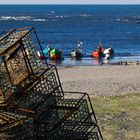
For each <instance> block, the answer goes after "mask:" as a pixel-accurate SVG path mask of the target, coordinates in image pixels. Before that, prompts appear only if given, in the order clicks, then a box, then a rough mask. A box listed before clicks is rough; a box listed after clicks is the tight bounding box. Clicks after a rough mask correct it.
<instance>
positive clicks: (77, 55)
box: [70, 41, 83, 59]
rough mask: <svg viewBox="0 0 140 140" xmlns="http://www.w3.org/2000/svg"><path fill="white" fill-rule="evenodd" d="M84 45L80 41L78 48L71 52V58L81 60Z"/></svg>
mask: <svg viewBox="0 0 140 140" xmlns="http://www.w3.org/2000/svg"><path fill="white" fill-rule="evenodd" d="M82 44H83V43H82V42H81V41H79V42H78V44H77V48H76V49H74V50H72V51H71V52H70V56H71V58H75V59H79V58H81V57H82V56H83V55H82Z"/></svg>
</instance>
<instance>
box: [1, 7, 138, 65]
mask: <svg viewBox="0 0 140 140" xmlns="http://www.w3.org/2000/svg"><path fill="white" fill-rule="evenodd" d="M24 26H34V27H35V28H36V30H37V33H38V36H39V39H40V41H41V44H42V46H43V47H44V48H45V47H46V46H47V45H50V46H51V47H54V48H60V49H61V50H62V52H63V54H64V58H65V59H64V60H63V61H61V62H60V61H59V62H54V61H51V63H54V64H56V65H98V64H99V63H100V61H99V60H94V59H93V58H91V57H90V55H91V52H92V50H93V49H94V48H95V47H96V46H97V45H98V44H99V42H102V44H104V46H106V47H107V46H109V45H110V44H111V45H112V46H113V48H114V50H115V57H114V59H112V60H110V62H118V61H137V60H138V61H140V5H0V32H1V31H3V30H7V29H11V28H18V27H24ZM78 41H82V42H83V55H84V57H83V58H82V59H81V60H77V61H76V60H71V59H70V57H69V53H70V51H71V50H72V49H74V48H75V47H76V45H77V42H78ZM103 61H104V60H103ZM104 62H105V63H108V61H104Z"/></svg>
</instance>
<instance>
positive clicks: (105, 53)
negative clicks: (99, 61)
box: [92, 44, 114, 59]
mask: <svg viewBox="0 0 140 140" xmlns="http://www.w3.org/2000/svg"><path fill="white" fill-rule="evenodd" d="M92 56H93V57H94V58H105V59H110V58H112V57H114V49H113V48H112V46H110V47H108V48H105V47H104V46H103V45H102V44H99V46H97V48H96V49H95V50H93V52H92Z"/></svg>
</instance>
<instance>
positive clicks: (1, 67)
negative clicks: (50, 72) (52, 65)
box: [0, 27, 48, 100]
mask: <svg viewBox="0 0 140 140" xmlns="http://www.w3.org/2000/svg"><path fill="white" fill-rule="evenodd" d="M35 37H36V40H37V42H38V46H39V47H40V50H42V47H41V45H40V42H39V40H38V36H37V34H36V31H35V29H34V28H29V27H28V28H27V27H26V28H21V29H14V30H12V31H10V32H7V33H5V35H4V36H3V37H1V38H0V79H1V80H0V94H3V96H4V98H5V99H6V100H7V99H8V98H9V96H11V94H12V92H9V87H12V88H15V87H16V88H19V87H20V88H21V86H22V87H25V88H26V86H27V85H28V84H29V83H30V81H29V80H32V79H34V78H36V77H37V76H39V75H40V74H41V73H42V72H43V71H44V66H42V65H41V64H40V62H39V59H38V56H37V53H36V49H35V46H34V43H33V40H35ZM45 64H46V65H45V67H46V68H47V67H48V63H47V62H45ZM23 83H24V84H23ZM26 83H27V84H26ZM6 87H7V89H6ZM3 88H4V89H6V90H2V89H3ZM17 90H18V89H17Z"/></svg>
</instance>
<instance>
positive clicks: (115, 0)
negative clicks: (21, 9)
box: [0, 0, 140, 4]
mask: <svg viewBox="0 0 140 140" xmlns="http://www.w3.org/2000/svg"><path fill="white" fill-rule="evenodd" d="M0 4H140V0H0Z"/></svg>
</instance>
